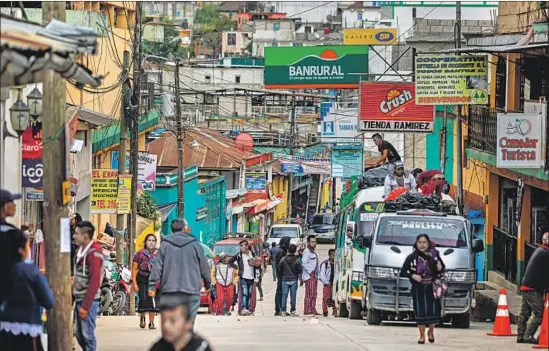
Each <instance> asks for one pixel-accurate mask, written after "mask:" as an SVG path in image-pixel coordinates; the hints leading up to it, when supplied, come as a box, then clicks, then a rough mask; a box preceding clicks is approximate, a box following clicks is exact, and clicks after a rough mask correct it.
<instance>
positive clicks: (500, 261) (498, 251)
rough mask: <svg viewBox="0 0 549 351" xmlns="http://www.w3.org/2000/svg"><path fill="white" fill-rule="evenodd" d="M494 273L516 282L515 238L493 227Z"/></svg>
mask: <svg viewBox="0 0 549 351" xmlns="http://www.w3.org/2000/svg"><path fill="white" fill-rule="evenodd" d="M493 230H494V271H496V272H498V273H500V274H502V275H503V276H504V277H505V279H506V280H509V281H511V282H513V283H516V282H517V238H516V237H515V236H512V235H509V234H507V233H506V232H504V231H503V230H501V229H499V228H497V227H494V229H493Z"/></svg>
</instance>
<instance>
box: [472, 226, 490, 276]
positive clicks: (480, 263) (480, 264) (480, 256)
mask: <svg viewBox="0 0 549 351" xmlns="http://www.w3.org/2000/svg"><path fill="white" fill-rule="evenodd" d="M469 220H470V221H471V223H472V224H473V230H474V232H473V238H475V239H480V240H482V241H483V242H484V241H485V239H486V233H485V230H484V229H485V224H486V219H485V218H472V219H469ZM485 258H486V255H485V252H484V251H483V252H479V253H477V254H476V259H475V268H476V269H477V280H478V281H479V282H482V281H484V269H485V267H486V265H485Z"/></svg>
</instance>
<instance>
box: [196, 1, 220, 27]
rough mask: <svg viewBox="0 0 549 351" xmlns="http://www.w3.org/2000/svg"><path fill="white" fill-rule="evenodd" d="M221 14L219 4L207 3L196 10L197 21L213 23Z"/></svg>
mask: <svg viewBox="0 0 549 351" xmlns="http://www.w3.org/2000/svg"><path fill="white" fill-rule="evenodd" d="M219 16H220V14H219V12H217V5H212V4H209V5H206V6H204V7H201V8H199V9H197V10H196V13H195V15H194V21H195V23H200V24H211V23H212V22H213V21H214V20H216V19H217V18H219Z"/></svg>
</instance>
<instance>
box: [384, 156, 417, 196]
mask: <svg viewBox="0 0 549 351" xmlns="http://www.w3.org/2000/svg"><path fill="white" fill-rule="evenodd" d="M399 187H404V188H406V190H408V191H410V190H415V189H416V179H415V178H414V176H413V175H411V174H410V172H406V171H404V164H403V163H402V162H401V161H397V162H395V170H394V171H393V172H391V173H389V174H387V176H386V177H385V196H387V195H389V194H390V193H391V192H392V191H393V190H395V189H396V188H399Z"/></svg>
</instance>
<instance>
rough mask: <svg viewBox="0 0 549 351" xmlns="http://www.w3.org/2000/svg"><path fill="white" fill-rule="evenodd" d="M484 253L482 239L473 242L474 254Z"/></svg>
mask: <svg viewBox="0 0 549 351" xmlns="http://www.w3.org/2000/svg"><path fill="white" fill-rule="evenodd" d="M483 251H484V242H483V241H482V240H480V239H474V240H473V252H474V253H479V252H483Z"/></svg>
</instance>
